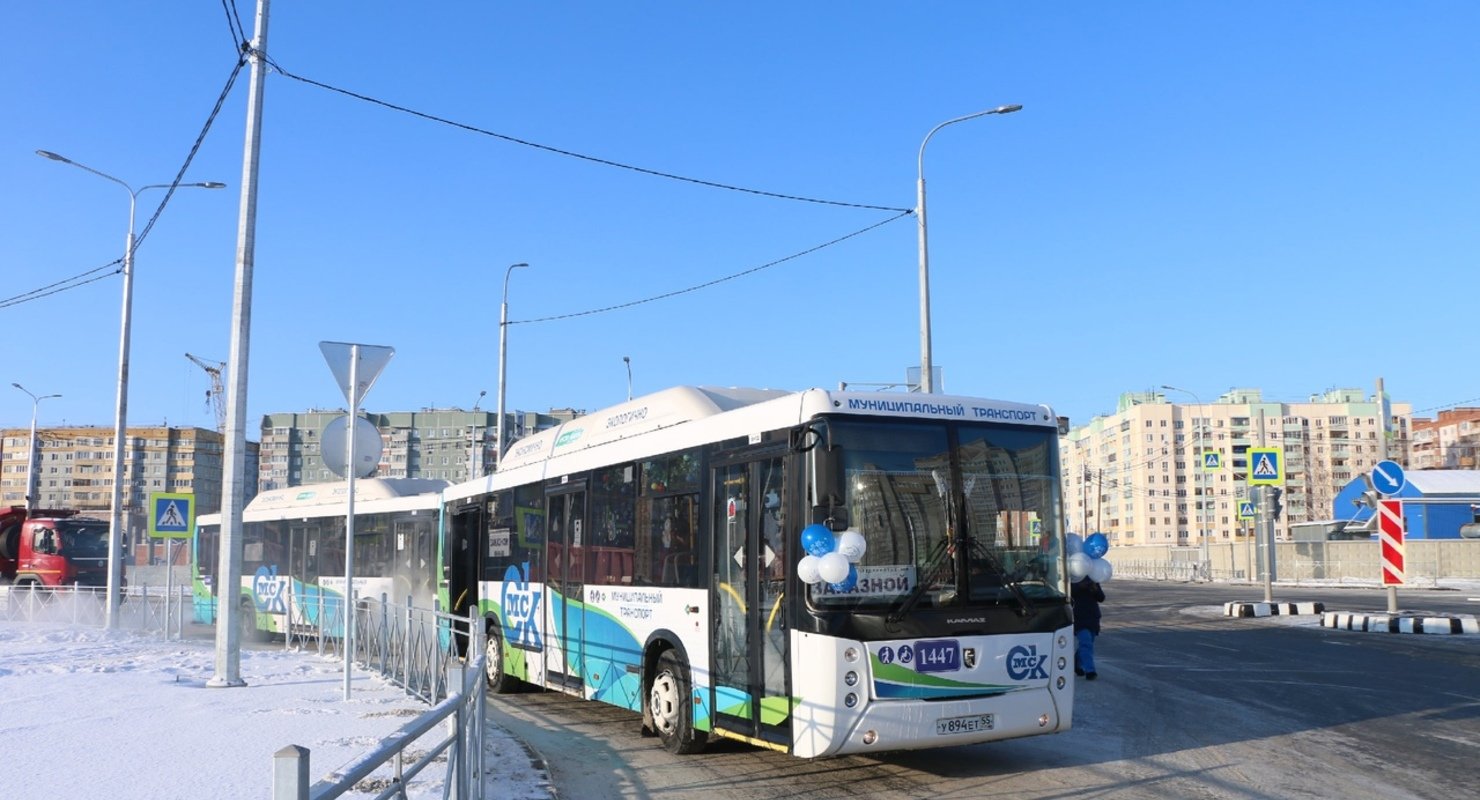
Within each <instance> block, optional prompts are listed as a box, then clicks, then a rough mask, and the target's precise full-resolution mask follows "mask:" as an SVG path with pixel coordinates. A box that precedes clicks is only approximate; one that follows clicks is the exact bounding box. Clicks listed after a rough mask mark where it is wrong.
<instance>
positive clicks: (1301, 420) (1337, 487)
mask: <svg viewBox="0 0 1480 800" xmlns="http://www.w3.org/2000/svg"><path fill="white" fill-rule="evenodd" d="M1194 399H1196V398H1194ZM1390 413H1391V420H1390V422H1389V430H1388V434H1387V435H1386V436H1384V435H1383V427H1382V419H1381V416H1382V408H1381V404H1380V403H1379V402H1377V399H1376V398H1374V397H1365V396H1364V395H1363V393H1362V390H1360V389H1333V390H1330V391H1326V392H1323V393H1321V394H1317V395H1312V396H1311V397H1310V399H1309V400H1308V401H1306V402H1297V403H1284V402H1269V401H1265V400H1264V399H1263V396H1262V393H1261V391H1260V390H1259V389H1233V390H1230V391H1229V392H1227V393H1226V394H1223V395H1222V396H1220V397H1218V398H1216V399H1215V400H1213V401H1212V402H1209V403H1199V402H1194V403H1173V402H1170V401H1168V399H1167V396H1166V395H1165V394H1164V393H1162V392H1156V391H1152V392H1140V393H1135V392H1133V393H1126V394H1122V395H1121V396H1120V400H1119V402H1118V404H1117V407H1116V411H1115V413H1114V414H1109V415H1106V416H1100V417H1095V418H1094V419H1092V420H1091V421H1090V422H1089V423H1088V424H1086V425H1083V426H1080V427H1076V428H1073V429H1071V430H1070V431H1069V432H1068V433H1067V434H1065V435H1064V436H1063V437H1062V438H1061V439H1060V445H1061V448H1060V450H1061V467H1062V471H1063V475H1062V477H1063V485H1064V509H1065V514H1066V517H1067V522H1068V527H1069V529H1070V530H1075V531H1085V532H1090V531H1100V532H1102V533H1104V534H1105V535H1106V536H1108V537H1110V539H1111V541H1112V542H1114V543H1117V544H1125V545H1131V544H1172V545H1182V546H1190V545H1200V544H1201V543H1202V541H1204V538H1206V540H1207V541H1209V542H1210V543H1215V542H1224V541H1229V540H1231V539H1233V538H1235V537H1237V536H1239V535H1244V534H1247V533H1248V532H1250V531H1251V530H1252V523H1251V522H1250V521H1245V520H1240V519H1239V518H1238V512H1237V502H1238V500H1240V499H1243V498H1245V497H1247V496H1248V470H1249V458H1248V451H1249V448H1251V447H1253V448H1258V447H1280V448H1282V452H1283V457H1284V462H1285V463H1284V471H1285V484H1284V496H1283V504H1284V513H1283V515H1282V516H1281V518H1280V519H1279V520H1278V521H1277V523H1276V534H1277V535H1278V536H1280V537H1281V538H1286V539H1287V538H1289V536H1288V533H1289V525H1290V524H1291V523H1294V522H1314V521H1321V520H1328V519H1332V518H1333V514H1335V513H1336V512H1335V510H1334V508H1333V504H1334V502H1335V499H1336V496H1337V494H1338V493H1339V492H1340V491H1341V490H1342V488H1344V487H1345V486H1346V485H1347V483H1349V482H1350V481H1351V480H1352V478H1354V477H1356V476H1358V475H1360V474H1362V473H1364V472H1367V471H1369V470H1371V468H1372V467H1373V465H1375V464H1376V463H1377V462H1378V461H1380V460H1382V459H1383V458H1388V459H1392V460H1394V461H1397V462H1399V463H1400V464H1404V465H1406V464H1407V463H1408V460H1409V442H1410V425H1411V421H1410V417H1411V415H1412V409H1411V406H1410V405H1409V404H1407V403H1393V404H1391V409H1390ZM1209 454H1216V457H1215V459H1214V460H1215V461H1216V467H1214V468H1204V464H1206V463H1207V458H1206V456H1207V455H1209Z"/></svg>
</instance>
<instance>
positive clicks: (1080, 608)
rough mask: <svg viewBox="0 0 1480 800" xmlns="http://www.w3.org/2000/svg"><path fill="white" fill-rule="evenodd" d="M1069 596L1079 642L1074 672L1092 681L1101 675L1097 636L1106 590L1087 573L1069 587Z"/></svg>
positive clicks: (1075, 632) (1075, 636)
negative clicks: (1097, 661) (1096, 666)
mask: <svg viewBox="0 0 1480 800" xmlns="http://www.w3.org/2000/svg"><path fill="white" fill-rule="evenodd" d="M1069 597H1070V598H1071V599H1072V600H1073V602H1074V639H1075V641H1076V642H1077V643H1078V647H1077V648H1076V650H1075V651H1074V674H1075V675H1083V676H1084V678H1085V680H1090V681H1092V680H1094V679H1095V678H1098V677H1099V675H1098V674H1097V673H1096V672H1095V637H1096V636H1099V635H1100V604H1101V603H1103V602H1105V590H1104V589H1102V588H1100V585H1099V584H1098V583H1095V582H1094V581H1092V580H1090V579H1089V576H1088V575H1086V576H1084V577H1083V578H1080V579H1079V580H1077V581H1075V582H1074V585H1073V586H1070V587H1069Z"/></svg>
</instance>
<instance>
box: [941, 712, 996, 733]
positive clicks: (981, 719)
mask: <svg viewBox="0 0 1480 800" xmlns="http://www.w3.org/2000/svg"><path fill="white" fill-rule="evenodd" d="M991 729H992V715H991V714H972V715H970V716H967V717H946V718H945V719H938V720H936V721H935V734H936V735H937V736H950V735H951V734H956V733H977V732H980V731H989V730H991Z"/></svg>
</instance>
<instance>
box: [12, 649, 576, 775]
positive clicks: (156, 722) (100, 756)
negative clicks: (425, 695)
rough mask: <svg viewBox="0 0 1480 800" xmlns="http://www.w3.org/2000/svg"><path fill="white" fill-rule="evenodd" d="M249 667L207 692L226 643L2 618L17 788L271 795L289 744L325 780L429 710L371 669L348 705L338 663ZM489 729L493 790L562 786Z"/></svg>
mask: <svg viewBox="0 0 1480 800" xmlns="http://www.w3.org/2000/svg"><path fill="white" fill-rule="evenodd" d="M240 663H241V668H240V674H241V677H242V679H243V680H245V681H246V683H247V685H246V686H243V687H234V688H226V689H216V688H208V687H207V686H206V682H207V681H208V680H210V679H211V677H212V676H213V675H214V673H215V649H214V641H202V640H200V639H193V638H188V639H186V640H185V641H164V640H162V639H160V638H157V637H148V636H141V635H138V634H134V633H130V632H126V631H105V630H101V629H97V628H73V627H65V626H59V625H47V624H25V623H10V622H3V623H0V696H3V697H4V698H5V706H6V708H5V713H4V714H0V739H3V741H5V742H6V760H7V762H9V763H11V764H16V765H21V764H24V765H32V766H29V767H27V768H25V769H14V770H11V771H10V777H8V778H7V779H6V795H7V796H9V797H75V798H108V799H109V800H115V799H119V800H132V798H140V799H141V800H142V799H143V798H174V797H178V798H194V797H266V796H269V794H270V792H271V788H272V784H271V774H272V755H273V753H275V752H276V751H277V750H279V749H281V748H282V747H284V746H287V745H290V744H296V745H300V746H303V747H307V748H309V750H310V774H311V775H313V776H314V777H315V779H317V778H318V777H321V776H323V775H325V774H327V773H329V772H331V771H332V770H333V769H335V768H336V767H339V766H340V765H342V764H344V763H346V762H348V761H351V760H353V759H354V758H356V757H357V756H360V755H362V754H363V753H365V752H366V751H368V750H370V749H372V748H374V747H375V746H376V745H377V744H378V743H379V742H380V740H381V739H383V738H384V737H386V736H388V735H390V734H392V733H393V732H395V731H396V730H397V729H398V728H400V727H401V726H402V725H404V724H406V723H407V722H408V721H410V720H411V719H412V718H414V717H416V716H418V715H420V714H421V713H423V712H425V711H426V709H427V707H426V706H424V705H422V704H421V703H419V702H417V701H416V700H414V699H412V698H410V697H407V696H406V695H405V694H403V693H402V692H401V690H400V689H399V688H397V687H395V686H393V685H391V684H389V683H386V682H385V681H382V680H381V679H380V678H378V677H372V676H369V675H367V674H365V673H362V672H359V671H356V672H355V673H354V674H353V675H352V680H351V695H350V699H349V700H347V701H346V700H345V699H344V665H343V662H342V661H338V660H333V659H328V658H322V657H319V656H317V655H313V654H306V653H297V652H285V651H283V650H282V649H244V650H243V651H242V652H241V662H240ZM486 737H487V738H486V741H485V753H484V767H485V770H486V773H485V784H484V785H485V787H486V791H487V795H486V796H487V797H489V798H499V799H500V800H504V799H507V800H534V799H535V798H541V799H543V798H549V797H551V796H552V792H551V790H550V783H549V778H548V775H547V774H546V773H545V772H544V771H543V770H541V769H539V768H537V767H536V766H535V765H534V764H533V763H532V759H531V756H530V754H529V752H528V750H527V749H526V748H525V747H524V745H523V744H521V743H520V742H519V741H518V740H517V739H515V738H514V737H513V736H512V735H511V734H510V733H509V732H507V731H505V730H504V729H502V728H499V727H498V726H497V725H495V724H494V723H493V722H492V721H490V722H489V724H488V728H487V729H486ZM413 749H414V748H413ZM35 765H52V767H51V768H44V769H43V768H39V767H36V766H35ZM442 774H443V770H442V768H441V766H440V765H439V764H434V765H432V766H429V767H428V768H427V770H425V771H424V772H423V773H422V775H421V776H419V777H422V778H424V779H425V780H423V781H421V782H416V783H412V784H411V785H410V786H409V787H408V794H409V795H410V796H411V797H412V798H434V797H437V798H439V797H441V793H442V785H441V777H442ZM384 777H386V778H389V777H390V773H388V772H387V773H386V775H385V776H384Z"/></svg>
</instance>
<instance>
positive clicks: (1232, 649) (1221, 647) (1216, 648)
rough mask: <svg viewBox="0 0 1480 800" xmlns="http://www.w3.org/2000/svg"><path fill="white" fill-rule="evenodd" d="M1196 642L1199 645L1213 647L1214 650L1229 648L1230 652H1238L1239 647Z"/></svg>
mask: <svg viewBox="0 0 1480 800" xmlns="http://www.w3.org/2000/svg"><path fill="white" fill-rule="evenodd" d="M1196 644H1197V645H1198V646H1199V647H1211V648H1213V649H1214V650H1227V651H1228V652H1230V653H1237V652H1238V648H1236V647H1224V646H1222V645H1217V644H1208V643H1207V642H1196Z"/></svg>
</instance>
